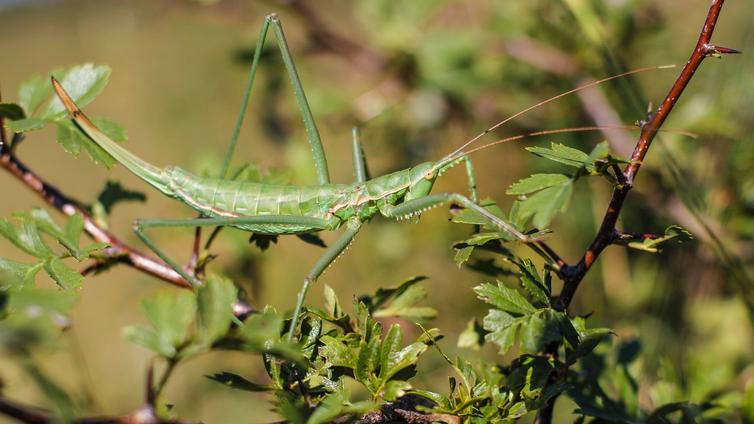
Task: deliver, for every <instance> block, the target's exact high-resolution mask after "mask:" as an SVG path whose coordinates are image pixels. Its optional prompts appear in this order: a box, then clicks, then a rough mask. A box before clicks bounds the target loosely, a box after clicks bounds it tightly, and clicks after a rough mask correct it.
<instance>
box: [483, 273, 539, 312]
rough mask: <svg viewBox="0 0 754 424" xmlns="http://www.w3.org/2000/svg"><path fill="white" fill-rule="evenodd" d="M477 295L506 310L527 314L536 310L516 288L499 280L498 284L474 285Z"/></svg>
mask: <svg viewBox="0 0 754 424" xmlns="http://www.w3.org/2000/svg"><path fill="white" fill-rule="evenodd" d="M474 292H475V293H476V294H477V297H478V298H479V299H481V300H483V301H485V302H487V303H489V304H491V305H493V306H495V307H496V308H498V309H502V310H503V311H505V312H508V313H511V314H516V315H526V314H530V313H533V312H534V311H536V308H535V307H534V306H533V305H532V304H531V303H529V301H528V300H526V298H525V297H524V296H522V295H521V293H519V292H518V290H516V289H511V288H508V287H506V286H505V285H504V284H503V283H502V282H500V281H498V282H497V286H495V285H493V284H490V283H484V284H482V285H479V286H476V287H474Z"/></svg>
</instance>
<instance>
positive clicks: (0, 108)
mask: <svg viewBox="0 0 754 424" xmlns="http://www.w3.org/2000/svg"><path fill="white" fill-rule="evenodd" d="M0 118H7V119H9V120H11V121H16V120H19V119H24V118H26V114H25V113H24V110H23V109H22V108H21V106H19V105H17V104H15V103H0Z"/></svg>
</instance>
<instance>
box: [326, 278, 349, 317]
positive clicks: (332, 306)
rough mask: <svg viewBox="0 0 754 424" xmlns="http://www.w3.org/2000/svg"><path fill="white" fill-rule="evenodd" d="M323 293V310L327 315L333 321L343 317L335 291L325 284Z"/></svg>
mask: <svg viewBox="0 0 754 424" xmlns="http://www.w3.org/2000/svg"><path fill="white" fill-rule="evenodd" d="M324 291H325V310H326V311H327V313H329V314H330V316H331V317H333V318H334V319H338V318H340V317H342V316H343V315H345V314H344V312H343V308H341V306H340V302H339V301H338V296H337V295H336V294H335V290H333V289H332V287H330V286H329V285H327V284H325V288H324Z"/></svg>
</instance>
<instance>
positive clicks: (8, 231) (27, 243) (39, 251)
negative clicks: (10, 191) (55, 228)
mask: <svg viewBox="0 0 754 424" xmlns="http://www.w3.org/2000/svg"><path fill="white" fill-rule="evenodd" d="M0 235H1V236H3V237H5V238H6V239H8V240H9V241H10V242H11V243H13V244H14V245H15V246H16V247H18V248H19V249H21V250H23V251H24V252H26V253H28V254H29V255H32V256H34V257H37V258H40V259H47V258H50V257H52V256H54V255H55V254H54V253H53V251H52V250H50V248H49V247H47V244H45V242H44V241H43V240H42V236H41V235H40V233H39V228H38V227H37V226H36V225H34V224H33V223H31V222H28V221H26V220H24V221H22V222H21V227H20V228H17V227H15V226H14V225H13V224H11V223H9V222H8V221H7V220H5V219H0Z"/></svg>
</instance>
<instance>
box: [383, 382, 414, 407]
mask: <svg viewBox="0 0 754 424" xmlns="http://www.w3.org/2000/svg"><path fill="white" fill-rule="evenodd" d="M409 390H411V383H409V382H408V381H402V380H391V381H388V382H387V384H385V390H384V391H383V394H382V398H383V399H385V400H386V401H388V402H392V401H394V400H396V399H398V398H399V397H401V396H403V395H404V394H406V392H407V391H409Z"/></svg>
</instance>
